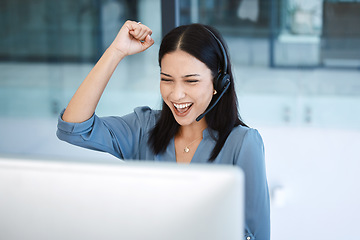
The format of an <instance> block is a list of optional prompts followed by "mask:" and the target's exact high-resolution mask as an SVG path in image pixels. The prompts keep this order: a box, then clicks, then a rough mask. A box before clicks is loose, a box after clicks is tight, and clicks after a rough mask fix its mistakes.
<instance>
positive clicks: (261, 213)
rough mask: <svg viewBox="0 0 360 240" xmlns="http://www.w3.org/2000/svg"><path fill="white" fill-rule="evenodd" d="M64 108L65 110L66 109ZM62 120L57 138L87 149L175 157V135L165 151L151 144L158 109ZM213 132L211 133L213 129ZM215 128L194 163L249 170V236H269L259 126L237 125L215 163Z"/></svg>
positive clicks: (171, 159) (138, 157) (133, 156)
mask: <svg viewBox="0 0 360 240" xmlns="http://www.w3.org/2000/svg"><path fill="white" fill-rule="evenodd" d="M63 112H64V111H63ZM63 112H62V113H61V114H60V116H59V119H58V130H57V136H58V138H59V139H61V140H63V141H66V142H69V143H71V144H74V145H77V146H81V147H85V148H88V149H93V150H98V151H103V152H108V153H110V154H112V155H114V156H116V157H118V158H120V159H124V160H153V161H160V162H161V161H162V162H176V157H175V145H174V139H172V140H171V141H170V143H169V145H168V146H167V148H166V151H165V152H164V153H162V154H154V153H153V152H152V150H151V148H150V146H149V145H148V143H147V142H148V137H149V131H150V130H151V129H152V128H153V127H154V126H155V124H156V121H157V119H158V118H159V116H160V110H152V109H150V108H149V107H138V108H136V109H135V110H134V112H133V113H131V114H128V115H126V116H123V117H102V118H100V117H98V116H96V115H95V114H94V115H93V116H92V117H91V118H90V119H89V120H87V121H85V122H82V123H68V122H65V121H63V120H62V114H63ZM210 131H211V134H210ZM212 136H215V137H216V136H217V133H216V131H214V130H211V129H205V130H204V131H203V139H202V141H201V142H200V144H199V146H198V148H197V149H196V152H195V154H194V157H193V158H192V160H191V164H194V163H207V164H232V165H236V166H239V167H240V168H241V169H242V170H243V172H244V174H245V196H246V199H245V234H246V235H245V238H244V239H246V240H249V239H270V201H269V191H268V184H267V179H266V171H265V159H264V145H263V141H262V138H261V136H260V134H259V133H258V131H257V130H255V129H252V128H248V127H244V126H237V127H235V128H234V129H233V130H232V132H231V133H230V135H229V136H228V138H227V140H226V142H225V144H224V146H223V148H222V150H221V151H220V153H219V155H218V156H217V157H216V159H215V160H214V162H213V163H209V162H208V159H209V158H210V154H211V151H212V149H213V148H214V146H215V143H216V141H215V140H214V139H213V137H212Z"/></svg>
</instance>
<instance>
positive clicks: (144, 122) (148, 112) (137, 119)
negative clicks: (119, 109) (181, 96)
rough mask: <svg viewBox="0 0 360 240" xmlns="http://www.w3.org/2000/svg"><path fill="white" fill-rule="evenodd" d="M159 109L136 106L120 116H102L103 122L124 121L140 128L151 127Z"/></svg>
mask: <svg viewBox="0 0 360 240" xmlns="http://www.w3.org/2000/svg"><path fill="white" fill-rule="evenodd" d="M160 112H161V111H160V110H153V109H151V108H150V107H148V106H142V107H137V108H135V109H134V111H133V112H132V113H129V114H127V115H124V116H122V117H103V118H102V119H103V120H104V121H105V122H108V123H110V122H119V121H120V122H124V123H126V124H127V125H129V126H132V125H134V126H137V127H140V128H151V127H152V126H154V125H155V124H156V121H157V119H158V118H159V116H160Z"/></svg>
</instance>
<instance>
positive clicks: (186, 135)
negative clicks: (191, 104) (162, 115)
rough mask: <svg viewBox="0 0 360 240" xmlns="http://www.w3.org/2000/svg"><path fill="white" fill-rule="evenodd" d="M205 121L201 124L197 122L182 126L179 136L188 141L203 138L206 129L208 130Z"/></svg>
mask: <svg viewBox="0 0 360 240" xmlns="http://www.w3.org/2000/svg"><path fill="white" fill-rule="evenodd" d="M203 120H204V119H202V120H201V121H200V122H196V123H193V124H191V125H188V126H180V128H179V131H178V134H177V135H178V136H179V137H181V138H183V139H187V140H192V139H195V138H198V137H200V136H202V133H203V131H204V129H206V128H207V124H206V122H205V121H203Z"/></svg>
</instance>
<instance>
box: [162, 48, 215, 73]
mask: <svg viewBox="0 0 360 240" xmlns="http://www.w3.org/2000/svg"><path fill="white" fill-rule="evenodd" d="M161 71H162V72H167V73H170V72H172V73H173V74H175V73H189V72H191V73H203V74H206V73H210V74H211V71H210V69H209V68H208V67H207V66H206V65H205V64H204V63H203V62H201V61H200V60H199V59H197V58H195V57H194V56H192V55H191V54H189V53H187V52H185V51H182V50H176V51H174V52H171V53H167V54H165V55H164V57H163V58H162V59H161Z"/></svg>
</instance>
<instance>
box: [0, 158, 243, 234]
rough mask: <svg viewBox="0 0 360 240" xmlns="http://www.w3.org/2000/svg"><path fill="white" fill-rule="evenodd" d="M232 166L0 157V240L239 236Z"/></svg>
mask: <svg viewBox="0 0 360 240" xmlns="http://www.w3.org/2000/svg"><path fill="white" fill-rule="evenodd" d="M243 181H244V178H243V174H242V172H241V171H240V170H239V168H236V167H232V166H219V165H216V166H215V165H200V164H199V165H195V164H194V165H179V164H160V163H150V162H146V163H144V162H131V163H130V162H128V163H121V164H109V163H107V164H98V163H79V162H69V161H63V162H62V161H54V160H48V161H46V160H26V159H11V158H0V239H6V240H13V239H36V240H43V239H44V240H45V239H46V240H48V239H52V240H56V239H61V240H63V239H67V240H71V239H87V240H91V239H107V240H109V239H117V240H118V239H123V240H135V239H136V240H144V239H146V240H161V239H164V240H170V239H171V240H178V239H179V240H180V239H181V240H195V239H196V240H199V239H206V240H215V239H217V240H223V239H227V240H232V239H234V240H235V239H236V240H238V239H241V238H242V237H243V230H244V225H243V219H244V184H243Z"/></svg>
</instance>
